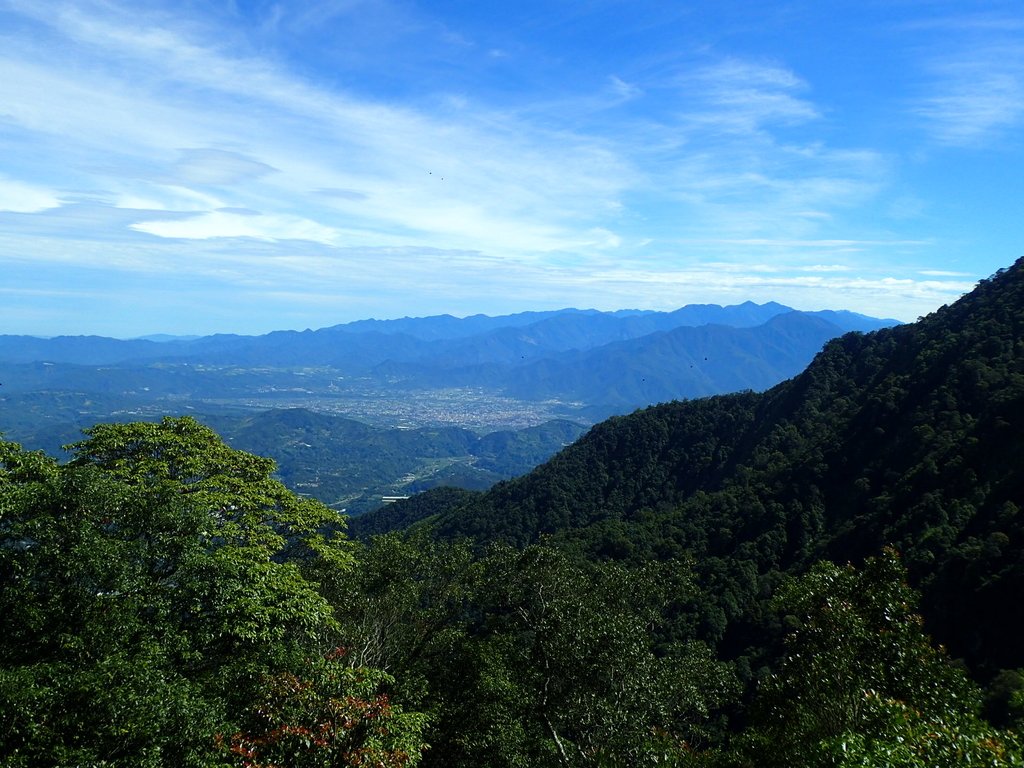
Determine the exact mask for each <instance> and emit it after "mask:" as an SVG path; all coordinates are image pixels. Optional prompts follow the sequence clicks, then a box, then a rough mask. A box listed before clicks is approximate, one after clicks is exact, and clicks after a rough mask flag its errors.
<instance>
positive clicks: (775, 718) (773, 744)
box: [746, 551, 1024, 768]
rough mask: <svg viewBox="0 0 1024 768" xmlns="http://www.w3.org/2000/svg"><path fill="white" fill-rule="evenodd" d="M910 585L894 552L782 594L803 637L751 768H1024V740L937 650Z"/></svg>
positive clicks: (764, 697) (824, 571)
mask: <svg viewBox="0 0 1024 768" xmlns="http://www.w3.org/2000/svg"><path fill="white" fill-rule="evenodd" d="M905 579H906V573H905V571H904V569H903V567H902V565H901V564H900V562H899V560H898V558H897V556H896V555H895V553H894V552H892V551H887V552H886V553H885V554H884V555H883V556H881V557H877V558H872V559H869V560H868V561H867V562H866V563H865V564H864V567H863V568H862V569H861V570H857V569H855V568H853V567H852V566H845V567H840V566H836V565H833V564H831V563H827V562H822V563H819V564H818V565H816V566H815V567H814V568H812V569H811V571H810V572H809V573H808V574H806V575H805V576H803V577H801V578H799V579H796V580H794V581H792V582H791V583H790V584H789V586H788V587H787V588H785V589H783V590H782V591H781V593H780V595H779V597H778V604H779V606H780V607H781V609H782V610H783V611H784V612H785V614H786V620H787V622H788V623H789V624H790V626H791V627H793V631H792V633H791V634H790V636H789V637H788V639H787V644H786V654H785V656H784V658H783V660H782V663H781V666H780V668H779V670H778V672H777V673H776V674H775V675H773V676H771V677H770V678H769V679H768V680H767V681H766V682H765V684H764V686H763V687H762V690H761V694H760V695H761V701H760V709H759V712H758V716H757V719H758V722H759V727H757V728H755V729H753V730H752V731H751V732H749V733H748V734H747V747H746V753H747V755H748V756H750V758H751V763H750V764H752V765H759V766H761V765H765V766H773V765H778V766H908V767H913V766H920V768H925V767H926V766H949V768H953V767H954V766H964V765H978V766H993V767H995V766H1016V765H1022V764H1024V762H1022V757H1021V752H1020V747H1019V745H1018V744H1017V741H1016V737H1015V736H1014V734H1012V733H1010V732H998V731H996V730H994V729H992V728H991V727H990V726H989V725H988V724H987V723H985V722H984V721H983V720H982V719H981V718H980V717H979V712H980V706H981V695H980V692H979V690H978V689H977V687H976V686H974V685H973V684H972V683H971V682H970V681H969V680H968V678H967V677H966V675H965V674H964V672H963V670H962V669H961V668H960V667H958V666H956V665H954V664H953V663H951V661H950V660H949V659H948V657H947V656H946V654H945V651H944V650H943V649H941V648H935V647H934V646H933V645H932V644H931V642H930V640H929V638H928V636H927V635H926V634H925V633H924V631H923V628H922V620H921V617H920V616H919V615H917V614H916V613H915V608H916V601H917V596H916V594H915V593H914V592H913V591H912V590H911V589H910V588H909V587H908V586H907V584H906V580H905Z"/></svg>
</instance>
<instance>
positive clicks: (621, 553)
mask: <svg viewBox="0 0 1024 768" xmlns="http://www.w3.org/2000/svg"><path fill="white" fill-rule="evenodd" d="M1022 273H1024V268H1022V265H1021V263H1019V262H1018V264H1016V265H1015V266H1014V267H1012V268H1010V269H1008V270H1006V271H1005V272H1002V273H1000V274H998V275H996V276H995V277H993V278H992V279H990V280H987V281H984V282H982V283H981V284H980V285H979V286H978V288H977V289H976V290H975V291H974V292H973V293H971V294H970V295H968V296H966V297H964V298H963V299H961V300H960V301H959V302H957V303H956V304H955V305H953V306H950V307H945V308H943V309H942V310H940V311H938V312H936V313H934V314H933V315H930V316H929V317H927V318H924V319H923V320H921V321H919V322H918V323H915V324H913V325H907V326H901V327H897V328H890V329H885V330H881V331H877V332H875V333H871V334H858V333H854V334H848V335H846V336H844V337H842V338H840V339H837V340H835V341H832V342H830V343H829V344H828V345H827V346H826V347H825V348H824V350H823V351H822V352H821V353H820V354H819V355H818V356H817V358H816V359H815V360H814V362H813V363H812V364H811V365H810V366H809V367H808V368H807V370H806V371H805V372H803V373H802V374H800V375H799V376H797V377H796V378H794V379H792V380H790V381H787V382H785V383H783V384H781V385H779V386H777V387H775V388H774V389H772V390H770V391H769V392H766V393H764V394H738V395H728V396H720V397H714V398H708V399H701V400H694V401H685V402H675V403H668V404H664V405H659V406H655V407H652V408H648V409H644V410H642V411H639V412H637V413H634V414H632V415H629V416H623V417H616V418H612V419H610V420H608V421H606V422H604V423H602V424H599V425H597V426H595V427H594V428H593V429H592V430H591V431H590V433H588V434H587V435H586V436H585V437H584V438H582V439H581V440H580V441H579V442H578V443H576V444H575V445H573V446H571V447H569V448H567V449H566V450H564V451H562V452H561V453H560V454H558V455H557V456H556V457H554V458H553V459H552V460H551V461H550V462H548V463H547V464H545V465H544V466H542V467H540V468H538V469H537V470H536V471H534V472H533V473H531V474H529V475H527V476H525V477H523V478H520V479H518V480H515V481H511V482H507V483H502V484H500V485H498V486H496V487H495V488H494V489H492V490H491V491H490V492H489V493H487V494H485V495H483V496H480V497H475V498H474V499H473V500H471V501H469V502H467V503H463V504H462V505H461V506H458V507H456V508H453V509H448V510H446V511H444V512H442V513H440V514H438V515H437V516H436V517H435V518H434V523H433V524H434V526H435V530H436V531H437V534H438V535H440V536H443V537H446V538H458V537H460V536H471V537H473V538H475V539H476V540H478V541H492V540H503V541H508V542H511V543H514V544H516V545H518V546H522V545H525V544H528V543H530V542H535V541H538V540H539V539H540V537H542V536H554V537H555V539H556V540H558V541H560V542H563V543H565V544H567V545H571V546H572V547H573V548H575V549H577V550H579V551H580V552H582V553H585V554H586V555H587V556H590V557H596V558H601V559H603V558H612V559H625V560H630V561H643V560H646V559H648V558H652V557H653V558H657V559H662V560H664V559H669V558H673V557H678V556H692V557H695V558H696V562H697V566H696V567H697V570H698V572H699V573H701V575H702V580H703V583H704V584H706V585H707V586H708V587H709V589H710V591H711V592H712V593H713V594H714V595H715V596H716V597H715V598H714V600H715V605H714V607H713V608H712V609H710V610H709V612H708V615H706V616H704V617H703V618H702V621H704V622H705V623H706V627H705V632H706V636H707V637H708V638H709V639H711V640H712V641H714V642H724V643H725V647H726V648H727V649H728V651H729V652H730V653H733V654H736V653H742V652H743V649H744V648H745V647H746V646H747V645H748V644H751V643H754V644H756V642H757V639H756V636H757V633H758V632H760V629H759V628H757V627H750V626H745V623H746V622H748V621H749V620H750V617H751V615H752V611H753V612H754V613H756V611H755V610H754V608H755V606H756V604H757V602H758V599H759V596H760V595H762V594H764V593H765V591H766V590H770V587H771V584H773V583H774V581H775V580H776V579H777V576H778V574H780V573H782V572H787V571H799V570H802V569H804V568H806V567H808V566H809V565H810V564H812V563H813V562H815V561H816V560H818V559H820V558H823V557H825V558H830V559H833V560H837V561H839V562H844V561H846V560H853V561H856V562H859V561H860V560H862V559H863V558H864V557H867V556H871V555H876V554H877V553H879V552H880V551H881V549H882V547H883V546H885V545H892V546H894V547H896V548H897V549H898V550H899V551H900V552H901V553H902V555H903V558H904V562H905V563H906V565H907V567H908V568H909V571H910V574H911V577H912V579H913V581H914V583H915V584H917V585H919V586H920V588H921V589H922V590H923V594H924V608H925V615H926V617H927V619H928V622H929V627H930V628H931V629H932V630H933V631H934V632H935V633H936V634H937V636H938V637H939V638H941V639H942V641H943V642H946V643H948V644H949V645H950V647H951V648H952V649H953V650H954V652H955V653H957V654H958V655H964V656H966V657H967V658H968V659H970V660H971V662H972V663H974V664H978V665H982V666H986V667H992V668H999V667H1017V666H1022V665H1024V646H1022V645H1021V644H1020V643H1019V642H1017V638H1018V637H1019V636H1020V632H1021V629H1022V628H1024V627H1022V626H1021V619H1020V617H1019V614H1018V613H1017V612H1014V611H1007V610H1004V609H1003V607H1004V606H1007V605H1012V604H1013V602H1014V600H1015V599H1016V598H1015V597H1014V596H1015V595H1019V594H1021V593H1022V590H1024V567H1022V566H1021V563H1022V562H1024V560H1022V557H1021V555H1022V553H1024V528H1022V521H1021V519H1020V518H1019V517H1018V511H1019V509H1020V507H1021V506H1024V463H1022V462H1021V461H1020V458H1019V457H1020V456H1021V455H1022V451H1024V274H1022ZM389 514H390V515H392V516H393V517H396V516H397V515H399V514H400V510H391V511H390V512H389ZM361 525H363V526H366V527H367V529H372V528H371V526H374V522H373V521H372V520H366V521H362V522H361Z"/></svg>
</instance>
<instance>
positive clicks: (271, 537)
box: [0, 418, 421, 766]
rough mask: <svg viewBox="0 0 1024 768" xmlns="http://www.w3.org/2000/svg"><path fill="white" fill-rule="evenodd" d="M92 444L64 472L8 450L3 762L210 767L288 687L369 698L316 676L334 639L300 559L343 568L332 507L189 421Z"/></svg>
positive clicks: (373, 679) (3, 528)
mask: <svg viewBox="0 0 1024 768" xmlns="http://www.w3.org/2000/svg"><path fill="white" fill-rule="evenodd" d="M87 436H88V437H87V439H86V440H84V441H82V442H80V443H77V444H76V445H74V446H72V450H73V451H74V454H75V455H74V458H73V459H72V461H71V462H69V463H68V464H67V465H64V466H58V465H56V463H55V462H52V461H49V460H46V459H44V458H42V457H40V456H38V455H35V454H31V453H26V452H24V451H22V450H21V449H20V448H19V447H18V446H15V445H13V444H9V443H3V444H0V446H2V448H0V462H2V463H0V515H2V516H0V584H2V590H0V760H2V761H3V762H4V764H5V765H11V766H20V765H51V764H52V765H74V764H95V765H125V766H150V765H152V766H158V765H182V766H191V765H194V766H207V765H211V764H214V763H216V762H217V761H218V757H217V755H218V749H217V746H216V745H215V742H214V736H215V734H218V733H220V734H232V733H240V732H242V730H243V729H242V726H243V724H245V723H246V722H250V720H249V718H250V715H249V714H248V713H249V711H250V707H251V706H252V703H253V702H254V701H259V700H261V699H265V698H266V697H267V695H268V693H267V691H268V690H270V689H273V686H274V685H275V681H279V680H280V679H282V676H287V675H293V676H294V677H295V678H296V679H300V680H307V679H308V680H316V681H320V682H318V683H317V685H318V686H320V687H318V688H316V690H321V691H323V696H325V697H327V698H328V699H330V698H336V697H338V696H341V697H344V696H348V695H351V696H352V697H354V698H353V701H357V700H360V697H363V699H365V701H368V702H370V701H373V700H374V699H373V697H374V696H376V693H374V692H371V689H372V688H373V686H374V685H377V686H378V687H379V686H381V685H383V680H382V678H381V677H380V676H379V675H378V674H376V673H373V672H372V671H370V670H366V671H363V672H361V673H359V676H358V677H357V678H351V679H348V678H339V679H337V680H336V681H335V682H334V683H333V684H332V685H331V686H327V687H326V688H324V687H323V686H324V685H325V684H323V682H322V681H323V680H326V679H329V676H328V677H327V678H325V677H324V674H326V673H323V672H322V669H323V665H322V663H321V662H316V661H311V660H312V659H317V658H321V657H322V656H323V653H324V651H325V650H327V649H328V648H330V647H332V645H333V644H334V643H335V642H336V640H337V638H338V631H339V627H338V624H337V621H336V619H335V617H334V613H333V611H332V609H331V607H330V605H329V604H328V603H327V601H326V600H325V599H324V597H323V596H322V595H321V594H320V592H319V590H318V584H316V583H315V582H312V581H310V580H309V579H307V578H306V577H304V576H303V573H302V568H301V567H300V564H299V563H298V562H296V561H295V555H302V556H303V557H304V558H306V559H307V560H318V559H322V560H325V561H329V562H330V563H331V565H332V566H333V567H334V568H335V569H336V570H338V571H341V572H344V571H345V570H346V569H350V568H351V563H352V556H351V551H350V545H349V543H348V542H347V540H346V539H344V537H343V536H341V535H340V533H339V532H338V526H337V520H336V517H335V515H334V513H333V512H332V511H331V510H329V509H327V508H326V507H324V506H322V505H320V504H319V503H318V502H312V501H309V500H305V499H300V498H298V497H296V496H294V495H293V494H291V493H290V492H288V491H287V489H285V488H284V486H282V485H281V484H280V483H279V482H278V481H276V480H274V479H273V478H272V477H271V476H270V474H271V472H272V471H273V462H270V461H268V460H266V459H261V458H259V457H255V456H251V455H249V454H245V453H242V452H240V451H234V450H233V449H231V448H230V447H228V446H226V445H225V444H224V443H222V442H221V441H220V439H219V438H218V437H217V436H216V434H215V433H214V432H213V431H212V430H209V429H208V428H206V427H204V426H202V425H201V424H199V423H198V422H196V421H195V420H193V419H190V418H183V419H164V420H163V421H162V422H161V423H159V424H108V425H100V426H97V427H94V428H92V429H90V430H88V431H87ZM345 684H351V690H350V691H346V688H345ZM393 715H394V716H395V719H393V720H391V721H389V722H390V723H391V724H392V725H394V726H395V727H396V729H397V731H396V734H405V735H408V737H409V738H408V739H404V738H403V739H398V740H399V741H401V744H402V748H403V749H407V748H408V746H409V744H410V743H411V742H415V741H417V738H418V737H417V734H418V732H419V731H418V729H419V728H420V727H421V725H420V724H419V723H418V722H417V721H415V720H414V719H413V720H408V721H406V720H405V719H403V718H402V717H400V715H401V712H400V711H397V710H389V712H388V717H391V716H393ZM402 729H406V730H404V731H403V730H402ZM367 733H368V734H369V731H367ZM396 738H397V736H396ZM353 743H355V742H353ZM356 746H358V744H356ZM351 751H352V750H351V749H349V752H351ZM410 754H412V752H410ZM410 759H412V758H410ZM340 764H342V765H344V764H346V763H345V762H343V761H342V762H340Z"/></svg>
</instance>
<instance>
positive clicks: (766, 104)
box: [0, 0, 1024, 338]
mask: <svg viewBox="0 0 1024 768" xmlns="http://www.w3.org/2000/svg"><path fill="white" fill-rule="evenodd" d="M1022 193H1024V5H1022V4H1021V3H1020V2H1019V0H1012V1H1007V2H1001V0H990V1H988V2H972V1H971V0H957V1H956V2H946V1H945V0H856V1H851V2H847V1H846V0H806V1H801V0H795V1H794V2H786V1H785V0H779V1H778V2H769V1H768V0H742V1H738V0H694V1H693V2H689V1H684V0H678V1H676V0H653V1H649V0H627V1H625V2H618V1H617V0H594V2H583V1H580V2H565V1H562V0H545V1H544V2H536V1H535V0H515V2H506V0H490V1H489V2H480V0H466V1H464V2H463V1H458V0H436V1H434V2H411V1H406V0H323V1H322V2H314V1H313V0H303V1H298V0H295V1H293V0H279V1H276V2H271V1H270V0H251V1H250V0H173V1H171V0H168V1H166V2H165V1H162V0H131V1H130V2H128V1H127V0H125V1H123V2H122V1H121V0H95V1H94V0H77V1H76V2H60V1H59V0H0V333H7V334H33V335H44V336H50V335H58V334H100V335H107V336H116V337H122V338H127V337H133V336H140V335H144V334H156V333H167V334H208V333H216V332H230V333H244V334H258V333H265V332H269V331H271V330H277V329H296V330H301V329H304V328H321V327H326V326H330V325H334V324H337V323H343V322H348V321H351V320H356V319H362V318H369V317H376V318H393V317H403V316H425V315H434V314H444V313H449V314H453V315H457V316H465V315H469V314H475V313H484V314H488V315H497V314H507V313H511V312H518V311H523V310H545V309H557V308H561V307H570V306H572V307H579V308H596V309H602V310H613V309H623V308H635V309H654V310H671V309H675V308H677V307H680V306H683V305H685V304H692V303H718V304H735V303H741V302H743V301H747V300H752V301H756V302H758V303H761V302H766V301H778V302H781V303H783V304H787V305H788V306H792V307H795V308H797V309H808V310H813V309H825V308H830V309H850V310H854V311H858V312H862V313H865V314H869V315H873V316H878V317H892V318H896V319H899V320H903V321H912V320H914V319H916V318H917V317H920V316H922V315H925V314H927V313H929V312H931V311H933V310H935V309H937V308H938V307H939V306H941V305H943V304H948V303H951V302H952V301H955V300H956V298H957V297H958V296H960V295H962V294H963V293H964V292H966V291H968V290H970V289H971V288H972V287H973V285H974V284H975V283H976V282H977V281H978V280H979V279H982V278H985V277H988V276H989V275H991V274H992V273H993V272H995V271H996V270H997V269H999V268H1001V267H1006V266H1009V265H1010V264H1012V263H1013V262H1014V261H1015V260H1016V259H1017V258H1019V257H1020V256H1021V255H1024V238H1022V227H1024V214H1022V210H1021V208H1022V205H1021V203H1022V197H1024V196H1022Z"/></svg>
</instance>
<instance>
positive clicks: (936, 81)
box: [916, 15, 1024, 147]
mask: <svg viewBox="0 0 1024 768" xmlns="http://www.w3.org/2000/svg"><path fill="white" fill-rule="evenodd" d="M940 21H945V22H948V23H945V24H939V25H938V26H933V28H932V29H931V30H930V31H933V32H934V31H935V30H937V31H938V33H940V34H941V39H942V40H943V42H944V45H943V46H942V48H943V50H942V51H941V53H932V54H931V55H930V56H929V57H928V58H927V60H926V62H925V66H926V71H927V74H928V76H929V85H928V88H929V92H928V93H927V94H926V95H925V96H923V97H922V98H921V100H920V101H919V102H918V104H917V107H916V110H917V112H918V114H920V115H921V116H922V117H924V118H925V119H926V120H927V122H928V127H929V130H930V132H931V134H932V136H933V137H934V139H935V140H936V141H938V142H939V143H941V144H946V145H956V146H969V147H973V146H982V145H984V144H986V143H988V142H992V141H997V140H1000V139H1002V138H1005V137H1006V136H1007V135H1008V134H1009V133H1010V132H1011V131H1013V130H1014V129H1016V128H1019V127H1020V126H1021V125H1022V124H1024V24H1022V23H1021V19H1020V18H1019V17H1005V16H1004V17H995V16H992V15H973V16H972V15H964V16H959V17H956V18H955V19H945V20H940Z"/></svg>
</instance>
